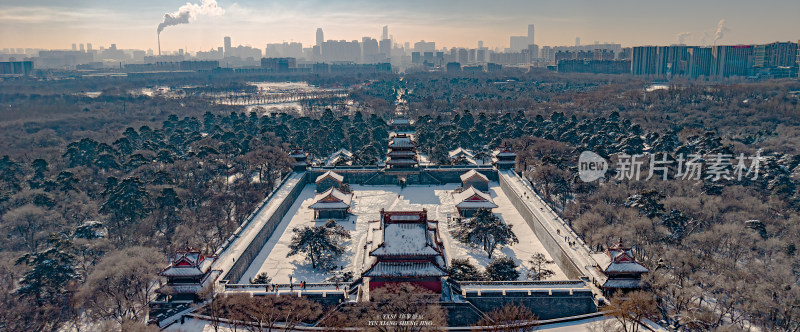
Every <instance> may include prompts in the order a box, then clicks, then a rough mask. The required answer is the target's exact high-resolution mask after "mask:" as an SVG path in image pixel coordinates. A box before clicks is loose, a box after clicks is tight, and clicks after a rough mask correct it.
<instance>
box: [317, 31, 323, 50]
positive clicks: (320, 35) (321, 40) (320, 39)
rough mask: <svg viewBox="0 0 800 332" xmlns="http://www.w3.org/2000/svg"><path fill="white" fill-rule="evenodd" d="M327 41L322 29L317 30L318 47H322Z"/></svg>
mask: <svg viewBox="0 0 800 332" xmlns="http://www.w3.org/2000/svg"><path fill="white" fill-rule="evenodd" d="M324 41H325V36H324V35H323V34H322V28H317V46H322V43H323V42H324Z"/></svg>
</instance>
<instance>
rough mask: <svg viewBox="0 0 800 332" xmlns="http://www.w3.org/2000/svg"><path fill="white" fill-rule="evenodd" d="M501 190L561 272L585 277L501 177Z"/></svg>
mask: <svg viewBox="0 0 800 332" xmlns="http://www.w3.org/2000/svg"><path fill="white" fill-rule="evenodd" d="M500 188H502V189H503V192H504V193H505V194H506V196H508V199H509V200H510V201H511V204H512V205H514V207H515V208H516V209H517V211H519V213H520V215H522V218H523V219H525V222H527V223H528V226H530V227H531V228H532V229H533V233H534V234H536V237H537V238H539V242H541V243H542V246H544V248H545V249H547V252H548V253H549V254H550V257H552V258H553V261H555V263H556V264H557V265H558V267H559V268H560V269H561V271H564V274H566V275H567V278H568V279H579V278H580V277H581V276H583V273H582V272H581V271H580V269H579V268H578V266H576V265H575V262H573V261H572V259H571V258H570V257H569V255H567V253H566V252H564V249H562V248H561V246H560V245H558V242H556V240H555V238H553V235H552V234H550V232H548V231H547V230H546V229H545V227H544V225H542V222H541V221H540V220H539V219H538V218H536V216H534V215H533V213H532V212H531V211H530V210H529V209H528V207H527V206H526V205H525V204H524V203H523V202H522V198H521V197H520V194H519V193H517V192H516V191H514V189H512V188H511V186H510V185H509V184H508V183H506V182H505V180H504V179H503V178H502V177H500Z"/></svg>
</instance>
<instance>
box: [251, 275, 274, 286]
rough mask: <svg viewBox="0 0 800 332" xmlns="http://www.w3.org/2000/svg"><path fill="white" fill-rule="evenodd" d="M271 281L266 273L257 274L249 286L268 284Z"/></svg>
mask: <svg viewBox="0 0 800 332" xmlns="http://www.w3.org/2000/svg"><path fill="white" fill-rule="evenodd" d="M271 281H272V278H270V277H269V275H267V273H266V272H261V273H259V274H258V275H257V276H256V277H255V278H253V280H252V281H250V283H251V284H268V283H270V282H271Z"/></svg>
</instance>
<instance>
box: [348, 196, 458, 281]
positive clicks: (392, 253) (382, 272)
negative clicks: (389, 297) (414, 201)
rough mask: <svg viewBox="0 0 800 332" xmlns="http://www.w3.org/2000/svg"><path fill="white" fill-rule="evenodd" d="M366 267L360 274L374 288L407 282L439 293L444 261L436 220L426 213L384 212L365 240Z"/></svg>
mask: <svg viewBox="0 0 800 332" xmlns="http://www.w3.org/2000/svg"><path fill="white" fill-rule="evenodd" d="M367 250H369V257H368V258H367V262H366V263H367V264H366V266H368V268H367V269H366V270H365V271H364V273H362V277H363V278H364V280H365V281H366V282H367V283H368V284H369V289H370V290H374V289H376V288H380V287H383V286H387V285H390V284H398V283H404V282H408V283H411V284H414V285H416V286H419V287H422V288H426V289H428V290H431V291H434V292H437V293H441V291H442V277H444V276H446V275H447V263H446V262H447V260H446V259H445V256H444V247H443V245H442V241H441V239H440V238H439V227H438V222H437V221H434V220H428V212H427V211H426V210H422V211H384V210H381V219H380V224H379V226H378V228H371V229H370V234H369V235H368V239H367Z"/></svg>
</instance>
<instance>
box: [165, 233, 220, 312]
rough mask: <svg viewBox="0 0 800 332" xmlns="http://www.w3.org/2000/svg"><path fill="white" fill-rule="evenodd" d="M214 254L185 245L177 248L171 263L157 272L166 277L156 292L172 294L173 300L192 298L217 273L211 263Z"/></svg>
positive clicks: (207, 284) (205, 286) (209, 283)
mask: <svg viewBox="0 0 800 332" xmlns="http://www.w3.org/2000/svg"><path fill="white" fill-rule="evenodd" d="M216 259H217V257H216V256H205V255H203V254H202V253H200V250H197V249H194V248H191V247H189V245H186V247H185V248H184V249H182V250H178V251H177V252H176V253H175V256H173V258H172V263H170V265H169V266H167V267H166V268H165V269H164V270H162V271H161V273H159V275H160V276H162V277H166V278H167V284H166V285H165V286H164V287H161V288H159V289H158V290H157V292H158V293H161V294H164V295H168V296H172V297H173V298H174V299H175V300H194V299H196V298H197V294H198V293H200V292H202V291H203V290H204V289H206V288H208V287H209V286H210V285H211V284H212V283H213V282H214V280H216V278H217V276H218V275H219V271H218V270H212V269H211V265H212V264H213V263H214V260H216Z"/></svg>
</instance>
